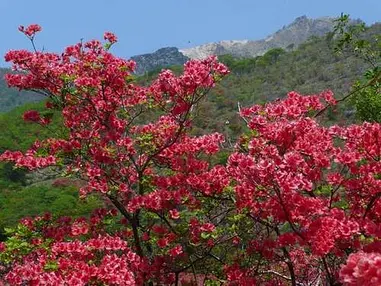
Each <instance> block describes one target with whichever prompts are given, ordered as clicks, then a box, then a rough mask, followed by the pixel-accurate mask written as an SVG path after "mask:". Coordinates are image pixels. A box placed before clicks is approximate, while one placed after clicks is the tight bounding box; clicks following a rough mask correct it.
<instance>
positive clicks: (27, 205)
mask: <svg viewBox="0 0 381 286" xmlns="http://www.w3.org/2000/svg"><path fill="white" fill-rule="evenodd" d="M101 206H102V204H101V201H100V199H98V198H97V197H96V196H89V197H87V198H86V199H82V200H80V199H79V198H78V189H77V188H76V187H74V186H72V187H67V186H63V187H54V186H52V185H51V184H47V183H45V184H34V185H30V186H27V187H23V188H12V189H3V190H2V191H1V196H0V229H1V230H3V229H4V228H6V227H14V226H15V225H16V224H17V222H18V221H19V220H20V219H21V218H23V217H28V216H35V215H42V214H44V213H46V212H49V213H52V214H53V215H54V216H73V217H80V216H88V215H89V214H90V213H91V212H92V211H93V210H94V209H96V208H99V207H101ZM3 235H4V233H3Z"/></svg>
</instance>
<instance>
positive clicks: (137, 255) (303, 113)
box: [0, 25, 381, 285]
mask: <svg viewBox="0 0 381 286" xmlns="http://www.w3.org/2000/svg"><path fill="white" fill-rule="evenodd" d="M20 30H21V31H22V32H23V33H24V34H25V35H26V36H27V37H29V39H30V40H31V41H32V43H33V40H34V36H35V33H36V32H38V31H40V30H41V28H40V27H39V26H38V25H31V26H29V27H27V28H24V27H20ZM105 39H106V41H107V42H106V44H105V45H104V46H102V45H101V43H100V42H98V41H90V42H87V43H84V44H83V43H79V44H77V45H75V46H70V47H68V48H66V50H65V51H64V53H63V54H62V55H57V54H52V53H46V52H39V51H37V50H35V51H34V52H29V51H24V50H23V51H10V52H8V53H7V55H6V60H7V61H10V62H12V63H13V66H14V68H15V69H16V70H17V71H20V72H21V73H17V74H11V75H7V81H8V84H9V85H10V86H14V87H18V88H20V89H29V90H34V91H37V92H39V93H42V94H44V95H46V96H47V97H48V101H47V104H46V108H47V109H57V110H61V111H62V116H63V118H64V125H65V127H66V129H67V135H66V137H64V138H49V139H48V140H44V141H38V142H36V143H35V144H34V145H33V146H32V148H31V149H30V150H29V151H27V152H26V153H25V154H23V153H21V152H9V151H7V152H5V153H4V154H3V155H1V157H0V158H1V159H2V160H4V161H11V162H14V163H15V164H16V166H18V167H26V168H29V169H31V170H32V169H36V168H44V167H47V166H51V165H55V166H60V167H62V168H64V169H65V172H66V174H67V175H75V176H79V177H81V178H82V179H84V180H85V181H86V182H87V183H86V185H85V186H84V187H82V188H81V189H80V194H81V196H86V195H87V194H89V193H91V192H98V193H100V194H101V195H102V196H103V197H104V199H105V201H106V202H107V203H109V204H110V205H111V206H112V208H110V209H109V210H106V209H105V210H97V211H95V212H94V214H93V215H92V216H91V217H90V218H81V219H77V220H72V219H70V218H58V219H56V218H52V217H51V216H49V215H45V216H41V217H37V218H34V219H25V220H23V221H22V222H21V224H20V225H19V227H18V228H17V229H16V230H14V231H13V232H12V233H11V234H10V238H9V239H8V241H7V242H5V243H4V244H2V245H1V250H2V253H1V256H0V258H1V260H2V261H3V263H4V268H3V272H4V273H5V276H4V277H5V278H4V279H5V281H6V282H8V283H11V284H12V285H21V284H23V283H33V284H37V285H40V284H44V283H45V284H49V285H61V284H68V285H98V284H101V285H104V284H106V285H110V284H111V285H113V284H114V285H142V284H150V285H154V284H161V285H162V284H164V285H171V284H174V285H180V284H182V285H185V284H186V283H193V284H194V283H198V284H201V283H209V285H220V284H225V283H226V284H230V285H256V284H257V285H341V284H347V285H358V283H362V284H364V283H368V284H364V285H380V283H381V272H380V270H379V269H380V267H379V266H380V263H381V251H380V242H379V238H380V236H381V224H380V217H381V216H380V214H381V203H380V201H379V198H380V197H381V192H380V188H379V186H380V182H381V181H380V170H381V164H380V162H379V160H380V156H381V151H380V145H379V143H378V142H379V140H380V141H381V128H380V125H378V124H369V123H364V124H362V125H353V126H348V127H339V126H332V127H324V126H322V125H320V124H319V123H318V122H317V120H316V118H313V114H314V112H315V114H316V112H319V110H322V109H323V108H325V106H324V104H335V103H336V102H335V99H334V98H333V95H332V93H331V92H329V91H325V92H323V93H321V94H319V95H313V96H301V95H299V94H297V93H295V92H291V93H289V95H288V97H287V98H286V99H285V100H282V101H277V102H274V103H269V104H266V105H265V106H253V107H250V108H246V109H242V110H241V116H242V118H243V121H245V122H246V123H247V125H248V127H249V130H250V131H249V132H247V133H246V134H244V135H243V136H242V137H241V138H240V140H239V141H238V142H237V144H236V150H235V152H234V153H232V154H231V156H230V157H229V159H228V162H227V164H226V166H222V165H215V164H212V163H211V162H212V161H211V160H210V158H211V156H213V155H214V154H216V153H217V152H218V151H219V148H220V144H221V143H222V142H223V136H222V135H221V134H209V135H204V136H201V137H194V136H191V135H190V134H189V132H190V130H191V123H192V116H194V112H193V110H194V108H196V107H197V104H198V103H199V102H200V101H201V100H202V99H203V98H205V96H206V94H207V92H208V91H209V90H210V89H211V88H212V87H213V86H214V85H215V83H216V82H217V81H219V80H220V79H221V78H222V77H223V76H224V75H226V74H227V73H228V70H227V68H226V67H225V66H224V65H222V64H220V63H218V62H217V60H216V58H214V57H211V58H208V59H205V60H201V61H200V60H193V61H190V62H188V63H186V64H185V65H184V72H183V74H182V75H181V76H175V75H174V74H173V73H171V72H170V71H162V72H161V73H160V74H159V76H158V79H157V80H155V81H154V82H153V83H152V84H151V85H150V86H149V87H140V86H137V85H135V84H134V83H133V80H132V76H131V72H132V71H133V68H134V63H133V62H132V61H126V60H123V59H120V58H117V57H114V56H113V55H112V54H111V53H110V52H109V48H110V47H111V46H112V45H113V44H114V43H115V42H116V40H117V39H116V37H115V36H114V35H113V34H112V33H105ZM33 46H34V45H33ZM49 114H50V113H46V114H40V113H38V112H36V111H28V112H27V113H25V115H24V120H27V121H32V122H36V123H38V124H41V125H48V124H49V122H50V120H51V118H50V115H49ZM147 122H149V123H147ZM192 281H193V282H192ZM364 281H365V282H364Z"/></svg>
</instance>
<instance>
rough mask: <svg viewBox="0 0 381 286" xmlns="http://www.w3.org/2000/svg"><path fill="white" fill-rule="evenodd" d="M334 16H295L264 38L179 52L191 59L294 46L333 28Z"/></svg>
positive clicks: (247, 54)
mask: <svg viewBox="0 0 381 286" xmlns="http://www.w3.org/2000/svg"><path fill="white" fill-rule="evenodd" d="M334 25H335V18H331V17H322V18H317V19H309V18H307V16H301V17H299V18H296V19H295V21H294V22H292V23H291V24H290V25H288V26H286V27H283V28H282V29H281V30H279V31H277V32H275V33H274V34H272V35H270V36H268V37H267V38H266V39H262V40H257V41H252V40H241V41H221V42H217V43H208V44H205V45H201V46H196V47H193V48H188V49H181V50H180V52H181V53H183V54H184V55H185V56H187V57H189V58H192V59H200V58H205V57H207V56H209V55H217V56H220V55H226V54H230V55H232V56H235V57H245V58H248V57H256V56H261V55H263V54H264V53H265V52H266V51H268V50H270V49H273V48H289V49H290V48H294V47H297V46H298V45H299V44H301V43H303V42H305V41H306V40H307V39H308V38H310V37H312V36H318V37H319V36H323V35H324V34H326V33H327V32H330V31H332V30H333V27H334Z"/></svg>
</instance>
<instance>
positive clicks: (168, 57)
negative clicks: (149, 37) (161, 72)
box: [131, 47, 189, 74]
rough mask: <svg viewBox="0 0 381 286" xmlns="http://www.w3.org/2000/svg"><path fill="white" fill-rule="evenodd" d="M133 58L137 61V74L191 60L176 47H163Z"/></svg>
mask: <svg viewBox="0 0 381 286" xmlns="http://www.w3.org/2000/svg"><path fill="white" fill-rule="evenodd" d="M131 59H132V60H134V61H135V62H136V70H135V73H136V74H143V73H145V72H147V71H152V70H155V69H157V68H159V67H168V66H173V65H182V64H184V63H185V62H186V61H188V60H189V58H188V57H186V56H184V55H183V54H182V53H180V52H179V50H178V49H177V48H175V47H168V48H161V49H159V50H157V51H156V52H154V53H151V54H144V55H138V56H134V57H132V58H131Z"/></svg>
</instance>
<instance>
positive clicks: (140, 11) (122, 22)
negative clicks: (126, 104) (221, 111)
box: [0, 0, 381, 66]
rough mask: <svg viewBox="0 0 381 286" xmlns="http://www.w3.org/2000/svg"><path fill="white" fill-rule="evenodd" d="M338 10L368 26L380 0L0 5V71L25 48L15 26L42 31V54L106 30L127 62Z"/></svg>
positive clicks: (4, 0) (109, 0) (102, 0)
mask: <svg viewBox="0 0 381 286" xmlns="http://www.w3.org/2000/svg"><path fill="white" fill-rule="evenodd" d="M341 12H344V13H349V14H350V15H351V16H352V17H353V18H361V19H362V20H364V21H365V22H366V23H367V24H372V23H374V22H377V21H381V0H318V1H315V0H134V1H130V0H65V1H55V0H34V1H30V0H0V15H1V17H0V33H1V36H2V40H1V42H0V66H5V63H4V61H3V56H4V54H5V52H6V51H8V50H9V49H20V48H30V45H29V42H28V41H27V39H26V38H24V37H23V35H22V34H21V33H19V32H18V31H17V27H18V26H19V25H25V26H26V25H28V24H31V23H37V24H40V25H41V26H42V27H43V31H42V32H41V33H40V34H39V35H38V37H37V38H36V42H37V46H38V47H40V48H42V47H44V48H45V50H49V51H54V52H60V51H62V49H63V48H64V47H65V46H67V45H70V44H74V43H76V42H78V41H79V40H80V39H81V38H84V39H85V40H86V39H87V40H88V39H94V38H98V39H101V37H102V35H103V32H105V31H112V32H114V33H116V34H117V36H118V38H119V43H118V44H117V45H116V46H114V48H113V51H114V52H115V53H116V54H117V55H119V56H122V57H125V58H128V57H130V56H133V55H137V54H142V53H147V52H153V51H155V50H157V49H158V48H161V47H166V46H176V47H179V48H186V47H190V46H195V45H199V44H202V43H207V42H213V41H219V40H239V39H253V40H255V39H261V38H264V37H265V36H267V35H269V34H271V33H273V32H275V31H276V30H278V29H280V28H282V26H283V25H287V24H289V23H291V22H292V21H293V20H294V19H295V18H296V17H299V16H301V15H307V16H308V17H312V18H315V17H320V16H338V15H340V13H341ZM189 42H190V43H189Z"/></svg>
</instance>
